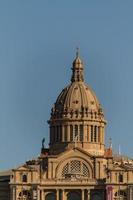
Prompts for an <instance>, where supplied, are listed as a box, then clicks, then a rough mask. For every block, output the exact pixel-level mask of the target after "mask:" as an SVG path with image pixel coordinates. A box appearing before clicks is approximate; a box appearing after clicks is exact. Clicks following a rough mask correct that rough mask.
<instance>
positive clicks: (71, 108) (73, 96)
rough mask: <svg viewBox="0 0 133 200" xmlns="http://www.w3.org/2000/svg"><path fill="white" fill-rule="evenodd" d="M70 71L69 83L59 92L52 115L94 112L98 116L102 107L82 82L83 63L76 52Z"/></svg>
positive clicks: (79, 115) (85, 114) (60, 115)
mask: <svg viewBox="0 0 133 200" xmlns="http://www.w3.org/2000/svg"><path fill="white" fill-rule="evenodd" d="M72 71H73V73H72V78H71V83H70V84H69V85H68V86H67V87H65V88H64V89H63V90H62V92H61V93H60V94H59V96H58V98H57V100H56V103H55V105H54V107H53V109H52V117H53V118H54V117H56V118H58V117H59V118H60V117H65V116H66V113H67V114H68V115H71V116H72V115H75V114H76V116H77V115H78V117H83V116H84V117H85V116H88V117H90V116H89V114H91V115H92V114H94V113H95V115H97V117H98V115H99V114H100V113H101V111H102V109H101V107H100V104H99V102H98V100H97V97H96V96H95V94H94V92H93V91H92V90H91V89H90V88H89V87H88V86H87V85H86V84H85V82H84V78H83V63H82V61H81V59H80V57H79V55H78V53H77V55H76V59H75V60H74V61H73V68H72ZM67 117H68V116H67ZM100 117H101V116H100Z"/></svg>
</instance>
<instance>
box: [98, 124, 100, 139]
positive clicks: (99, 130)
mask: <svg viewBox="0 0 133 200" xmlns="http://www.w3.org/2000/svg"><path fill="white" fill-rule="evenodd" d="M98 142H100V127H98Z"/></svg>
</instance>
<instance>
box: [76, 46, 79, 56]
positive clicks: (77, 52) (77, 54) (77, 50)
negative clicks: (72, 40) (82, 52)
mask: <svg viewBox="0 0 133 200" xmlns="http://www.w3.org/2000/svg"><path fill="white" fill-rule="evenodd" d="M78 57H79V47H77V48H76V58H78Z"/></svg>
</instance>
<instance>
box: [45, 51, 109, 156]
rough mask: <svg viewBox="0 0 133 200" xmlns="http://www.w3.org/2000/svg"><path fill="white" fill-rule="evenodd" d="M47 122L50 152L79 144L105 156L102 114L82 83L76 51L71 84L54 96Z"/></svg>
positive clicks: (81, 66) (81, 71) (94, 153)
mask: <svg viewBox="0 0 133 200" xmlns="http://www.w3.org/2000/svg"><path fill="white" fill-rule="evenodd" d="M48 123H49V126H50V150H51V152H52V153H56V154H57V153H59V152H62V151H64V150H65V149H71V148H75V147H78V148H82V149H83V150H85V151H87V152H88V153H90V154H92V155H101V156H102V155H104V129H105V124H106V122H105V120H104V114H103V111H102V108H101V106H100V104H99V101H98V100H97V97H96V96H95V94H94V92H93V91H92V90H91V89H90V88H89V87H88V86H87V85H86V84H85V82H84V67H83V63H82V61H81V59H80V57H79V53H78V51H77V53H76V58H75V59H74V61H73V64H72V76H71V83H70V84H69V85H68V86H67V87H65V88H64V89H63V90H62V91H61V93H60V94H59V96H58V97H57V100H56V102H55V104H54V106H53V108H52V110H51V118H50V120H49V121H48Z"/></svg>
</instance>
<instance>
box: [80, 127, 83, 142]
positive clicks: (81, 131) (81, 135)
mask: <svg viewBox="0 0 133 200" xmlns="http://www.w3.org/2000/svg"><path fill="white" fill-rule="evenodd" d="M80 141H81V142H82V141H83V125H80Z"/></svg>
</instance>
